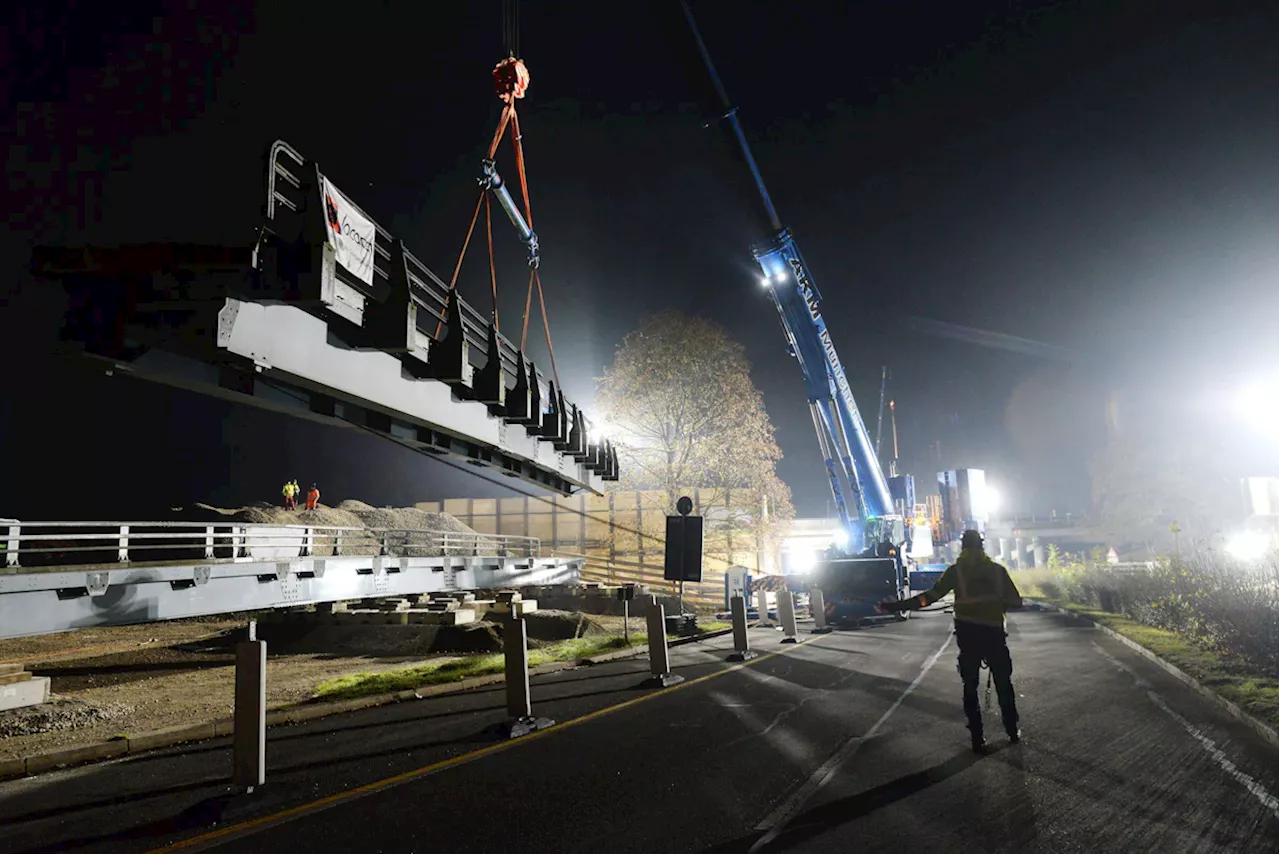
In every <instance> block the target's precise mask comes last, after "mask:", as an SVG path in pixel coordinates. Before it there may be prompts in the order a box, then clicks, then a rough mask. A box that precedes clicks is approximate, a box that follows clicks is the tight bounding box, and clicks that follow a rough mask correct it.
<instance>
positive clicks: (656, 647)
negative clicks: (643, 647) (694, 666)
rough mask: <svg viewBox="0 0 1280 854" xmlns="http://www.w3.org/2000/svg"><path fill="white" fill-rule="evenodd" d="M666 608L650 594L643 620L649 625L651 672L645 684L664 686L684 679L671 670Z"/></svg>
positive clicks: (676, 683)
mask: <svg viewBox="0 0 1280 854" xmlns="http://www.w3.org/2000/svg"><path fill="white" fill-rule="evenodd" d="M666 610H667V609H666V608H664V607H663V606H662V605H660V604H658V597H657V596H653V595H650V596H649V602H648V608H647V609H646V611H645V620H646V622H647V623H648V627H649V672H650V673H652V674H653V676H652V677H650V679H649V680H648V682H646V683H645V684H647V685H652V686H654V687H659V688H666V687H668V686H671V685H678V684H679V683H681V682H683V681H684V677H683V676H677V675H676V674H674V673H672V672H671V657H670V653H669V652H668V650H667V614H666Z"/></svg>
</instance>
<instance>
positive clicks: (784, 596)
mask: <svg viewBox="0 0 1280 854" xmlns="http://www.w3.org/2000/svg"><path fill="white" fill-rule="evenodd" d="M778 622H780V623H782V643H795V642H796V599H795V594H794V593H792V592H791V591H790V590H789V589H786V588H784V589H782V590H779V591H778Z"/></svg>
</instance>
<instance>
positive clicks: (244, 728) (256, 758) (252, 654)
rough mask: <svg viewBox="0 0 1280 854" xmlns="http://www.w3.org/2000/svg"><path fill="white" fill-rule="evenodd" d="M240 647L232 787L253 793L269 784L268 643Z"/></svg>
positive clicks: (252, 639)
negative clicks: (259, 787)
mask: <svg viewBox="0 0 1280 854" xmlns="http://www.w3.org/2000/svg"><path fill="white" fill-rule="evenodd" d="M256 635H257V626H256V624H255V623H254V622H252V621H250V623H249V639H248V640H246V641H243V642H241V643H238V644H236V677H235V678H236V694H235V716H234V718H233V719H232V720H233V721H234V724H233V730H232V741H231V785H232V786H234V787H235V788H237V789H244V791H245V792H246V793H247V792H252V791H253V790H254V789H255V788H257V787H258V786H261V785H263V784H264V783H266V782H267V642H266V641H260V640H257V639H256Z"/></svg>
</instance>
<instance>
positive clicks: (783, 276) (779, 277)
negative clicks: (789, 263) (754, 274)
mask: <svg viewBox="0 0 1280 854" xmlns="http://www.w3.org/2000/svg"><path fill="white" fill-rule="evenodd" d="M773 280H774V281H775V282H777V283H778V284H782V283H783V282H785V281H786V280H787V274H786V273H779V274H778V275H776V276H774V277H773Z"/></svg>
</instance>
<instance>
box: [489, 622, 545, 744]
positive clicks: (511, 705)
mask: <svg viewBox="0 0 1280 854" xmlns="http://www.w3.org/2000/svg"><path fill="white" fill-rule="evenodd" d="M509 607H510V608H511V610H510V611H509V612H508V613H507V619H506V621H505V623H504V624H503V627H502V656H503V662H504V664H505V668H504V681H505V682H506V686H507V714H508V715H510V718H508V719H507V721H506V722H505V723H503V724H502V725H501V726H500V727H499V730H500V731H501V732H502V733H503V734H504V735H505V736H506V737H507V738H519V737H520V736H522V735H528V734H529V733H531V732H536V731H538V730H540V729H546V728H547V727H549V726H555V723H556V722H555V721H553V720H551V719H550V718H543V717H537V716H535V715H534V714H533V704H532V701H531V699H530V695H529V626H528V623H527V622H526V621H525V618H524V615H523V614H521V613H520V601H519V600H516V601H514V602H510V603H509Z"/></svg>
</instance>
